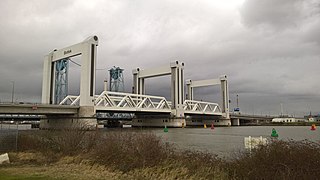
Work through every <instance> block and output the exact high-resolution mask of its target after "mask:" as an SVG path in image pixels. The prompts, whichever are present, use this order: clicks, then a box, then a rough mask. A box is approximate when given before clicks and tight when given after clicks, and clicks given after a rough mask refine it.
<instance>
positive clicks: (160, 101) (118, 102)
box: [95, 91, 171, 111]
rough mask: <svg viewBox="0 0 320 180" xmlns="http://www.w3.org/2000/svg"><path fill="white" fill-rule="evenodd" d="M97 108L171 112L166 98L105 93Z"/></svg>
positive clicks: (100, 96) (101, 95)
mask: <svg viewBox="0 0 320 180" xmlns="http://www.w3.org/2000/svg"><path fill="white" fill-rule="evenodd" d="M95 106H96V107H97V106H98V107H105V108H106V109H108V108H117V109H128V110H129V109H135V110H155V111H157V110H159V111H161V110H168V111H170V110H171V107H170V105H169V103H168V101H167V100H166V99H165V98H164V97H160V96H149V95H139V94H130V93H121V92H110V91H103V92H102V93H101V94H100V95H99V96H98V97H97V98H96V99H95Z"/></svg>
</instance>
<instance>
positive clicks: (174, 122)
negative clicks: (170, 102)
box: [132, 114, 186, 127]
mask: <svg viewBox="0 0 320 180" xmlns="http://www.w3.org/2000/svg"><path fill="white" fill-rule="evenodd" d="M132 126H133V127H165V126H167V127H185V126H186V120H185V118H184V116H181V117H176V116H172V115H170V114H165V115H159V114H137V115H136V118H134V119H133V120H132Z"/></svg>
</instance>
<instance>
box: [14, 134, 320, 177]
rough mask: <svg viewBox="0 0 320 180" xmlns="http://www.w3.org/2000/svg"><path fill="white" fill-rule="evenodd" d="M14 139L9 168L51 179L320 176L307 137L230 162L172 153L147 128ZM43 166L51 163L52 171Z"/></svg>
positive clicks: (319, 151) (316, 150) (319, 148)
mask: <svg viewBox="0 0 320 180" xmlns="http://www.w3.org/2000/svg"><path fill="white" fill-rule="evenodd" d="M18 142H19V151H20V152H24V153H17V154H12V153H11V154H10V158H11V160H12V162H13V164H12V165H10V166H11V168H14V166H18V167H19V168H22V169H23V168H32V167H30V165H35V167H34V168H36V170H33V172H35V171H37V172H38V170H39V172H41V173H42V172H43V173H45V174H46V175H48V176H49V177H51V176H52V177H55V176H59V177H61V178H64V177H63V174H69V175H67V176H68V177H70V178H67V179H73V178H75V179H77V178H82V177H83V178H84V179H86V178H88V179H99V178H103V176H105V177H108V178H107V179H122V178H124V179H318V178H319V177H320V166H319V164H320V144H319V143H314V142H309V141H299V142H296V141H289V142H288V141H274V142H272V143H270V144H268V145H266V146H260V147H259V148H258V149H256V150H254V151H252V153H251V154H249V153H240V154H238V156H237V157H234V158H232V159H228V160H225V159H220V158H218V157H217V156H216V155H213V154H210V153H204V152H195V151H183V152H181V151H176V150H175V149H174V147H173V146H172V145H170V144H166V143H163V142H162V140H161V139H160V138H159V137H157V136H156V135H154V134H152V133H146V132H134V131H129V132H128V131H124V132H122V131H112V132H99V131H81V130H68V131H37V132H36V134H35V132H33V133H31V134H30V133H27V134H21V135H20V136H19V141H18ZM43 165H46V166H43ZM41 167H43V168H46V167H50V168H51V169H55V171H56V173H54V170H51V169H50V168H47V169H41ZM29 170H30V169H29ZM69 170H70V171H69ZM72 170H73V171H72ZM12 172H13V171H12ZM22 172H24V171H22ZM73 172H74V173H76V174H77V175H74V174H72V173H73ZM84 174H85V175H84ZM99 174H100V175H99Z"/></svg>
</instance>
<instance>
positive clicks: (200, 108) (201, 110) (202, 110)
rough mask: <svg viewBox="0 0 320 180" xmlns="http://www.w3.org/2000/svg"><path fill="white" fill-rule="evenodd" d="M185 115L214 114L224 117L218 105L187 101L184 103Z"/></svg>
mask: <svg viewBox="0 0 320 180" xmlns="http://www.w3.org/2000/svg"><path fill="white" fill-rule="evenodd" d="M184 110H185V113H192V114H213V115H222V112H221V108H220V106H219V105H218V104H217V103H211V102H204V101H195V100H185V101H184Z"/></svg>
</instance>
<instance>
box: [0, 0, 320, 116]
mask: <svg viewBox="0 0 320 180" xmlns="http://www.w3.org/2000/svg"><path fill="white" fill-rule="evenodd" d="M319 9H320V6H319V2H317V1H316V0H308V1H301V0H283V1H276V0H268V1H267V0H260V1H253V0H247V1H245V2H244V4H243V5H241V6H240V7H234V8H230V9H224V8H221V7H219V6H217V5H216V4H215V3H214V1H210V0H207V1H191V0H187V1H185V0H184V1H182V0H175V1H169V0H167V1H155V0H151V1H143V0H134V1H129V0H120V1H119V0H108V1H102V0H96V1H90V2H87V1H82V0H78V1H59V0H58V1H14V0H11V1H0V24H1V29H0V38H1V44H0V45H1V46H0V47H1V48H0V62H1V67H0V100H1V101H10V100H11V85H12V84H11V83H10V82H11V81H15V84H16V93H17V98H18V101H40V99H41V98H40V97H41V83H42V63H43V57H44V56H45V55H46V54H48V53H49V52H50V51H52V50H53V49H55V48H63V47H65V46H68V45H71V44H75V43H78V42H80V41H82V40H84V39H85V38H86V37H88V36H91V35H98V37H99V41H100V44H99V46H98V60H97V63H98V68H99V69H108V68H111V67H112V66H114V65H116V66H120V67H121V68H124V69H125V71H124V74H125V83H126V84H125V87H126V88H125V89H126V92H131V86H132V69H134V68H136V67H140V68H142V69H144V68H150V67H155V66H164V65H169V63H170V62H171V61H175V60H181V61H183V62H185V64H186V65H185V79H193V80H200V79H208V78H218V77H219V76H220V75H222V74H226V75H228V77H229V86H230V93H231V94H230V97H231V99H232V102H233V103H232V104H231V106H232V107H234V105H235V104H234V102H235V95H236V94H239V96H240V98H241V104H240V106H241V109H242V110H243V111H244V112H248V113H251V112H253V111H254V112H256V113H257V112H259V113H261V112H263V113H273V114H278V113H279V109H280V108H279V107H280V103H283V104H284V106H285V107H286V109H287V111H288V113H292V114H293V113H294V114H299V115H303V114H305V113H307V112H308V111H310V110H311V111H313V112H318V111H319V109H318V107H319V106H320V104H319V102H320V101H317V100H318V99H319V98H318V97H319V95H320V94H319V91H317V89H320V83H318V82H317V78H318V76H319V73H318V72H319V70H318V69H319V68H318V67H319V66H320V61H319V57H320V51H319V47H320V39H319V36H318V32H319V30H320V29H319V28H320V21H319V12H320V11H319ZM74 60H75V61H77V62H79V61H78V60H77V58H75V59H74ZM78 74H79V67H77V66H75V65H72V67H71V69H70V82H69V86H70V87H69V89H70V93H72V94H77V93H78V92H79V90H78V87H79V75H78ZM106 78H107V70H98V71H97V80H96V81H97V93H100V92H101V91H102V90H103V83H102V82H103V80H104V79H106ZM169 80H170V78H169V77H163V78H157V79H152V80H148V81H147V92H148V93H151V94H153V95H159V96H165V97H167V98H170V87H169V86H170V82H169ZM196 93H197V94H196V98H198V99H203V100H206V99H208V100H210V101H216V100H217V101H218V99H219V93H220V92H219V88H216V87H213V88H210V87H208V88H202V89H201V88H200V89H198V90H196ZM253 107H254V109H253Z"/></svg>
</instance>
